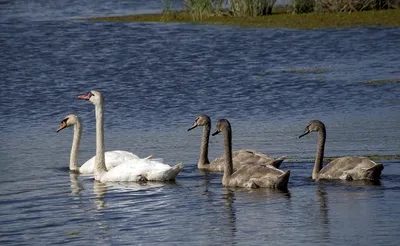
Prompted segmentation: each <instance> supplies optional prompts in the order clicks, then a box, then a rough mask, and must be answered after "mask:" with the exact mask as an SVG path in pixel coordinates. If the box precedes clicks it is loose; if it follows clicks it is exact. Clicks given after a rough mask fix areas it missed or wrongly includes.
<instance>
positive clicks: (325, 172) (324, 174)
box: [299, 120, 383, 180]
mask: <svg viewBox="0 0 400 246" xmlns="http://www.w3.org/2000/svg"><path fill="white" fill-rule="evenodd" d="M310 132H317V133H318V144H317V154H316V158H315V163H314V168H313V172H312V179H313V180H319V179H342V180H379V179H380V176H381V172H382V170H383V164H376V163H375V162H373V161H372V160H370V159H369V158H367V157H363V156H345V157H340V158H337V159H334V160H333V161H331V162H330V163H328V164H327V165H326V166H324V167H322V162H323V159H324V149H325V140H326V127H325V125H324V123H322V122H321V121H319V120H312V121H310V122H309V123H308V125H307V127H306V129H305V130H304V133H303V134H302V135H301V136H299V138H301V137H303V136H305V135H307V134H309V133H310Z"/></svg>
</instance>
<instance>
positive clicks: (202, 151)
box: [197, 123, 211, 168]
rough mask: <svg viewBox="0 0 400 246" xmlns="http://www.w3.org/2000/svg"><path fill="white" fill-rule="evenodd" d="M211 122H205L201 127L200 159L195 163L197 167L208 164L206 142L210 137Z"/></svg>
mask: <svg viewBox="0 0 400 246" xmlns="http://www.w3.org/2000/svg"><path fill="white" fill-rule="evenodd" d="M210 131H211V123H208V124H206V125H205V126H204V127H203V137H202V138H201V146H200V159H199V162H198V163H197V167H198V168H202V167H204V166H205V165H207V164H210V161H209V160H208V142H209V139H210Z"/></svg>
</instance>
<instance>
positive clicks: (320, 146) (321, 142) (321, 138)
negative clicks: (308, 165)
mask: <svg viewBox="0 0 400 246" xmlns="http://www.w3.org/2000/svg"><path fill="white" fill-rule="evenodd" d="M325 139H326V130H325V127H324V126H321V128H320V129H319V130H318V143H317V154H316V156H315V163H314V169H313V172H312V179H314V180H315V179H317V178H318V173H319V171H321V169H322V162H323V160H324V149H325Z"/></svg>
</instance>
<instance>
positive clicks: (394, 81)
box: [362, 78, 400, 85]
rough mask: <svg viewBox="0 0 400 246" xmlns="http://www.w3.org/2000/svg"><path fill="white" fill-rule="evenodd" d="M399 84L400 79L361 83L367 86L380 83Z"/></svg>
mask: <svg viewBox="0 0 400 246" xmlns="http://www.w3.org/2000/svg"><path fill="white" fill-rule="evenodd" d="M396 82H400V78H397V79H378V80H368V81H363V82H362V83H364V84H368V85H375V84H382V83H396Z"/></svg>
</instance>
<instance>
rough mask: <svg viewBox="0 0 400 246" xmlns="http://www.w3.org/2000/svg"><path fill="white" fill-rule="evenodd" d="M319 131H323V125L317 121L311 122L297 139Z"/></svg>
mask: <svg viewBox="0 0 400 246" xmlns="http://www.w3.org/2000/svg"><path fill="white" fill-rule="evenodd" d="M320 129H325V125H324V123H322V122H321V121H319V120H312V121H310V122H309V123H308V125H307V126H306V128H305V129H304V133H303V134H301V135H300V136H299V138H301V137H304V136H305V135H307V134H309V133H310V132H317V131H319V130H320Z"/></svg>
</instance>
